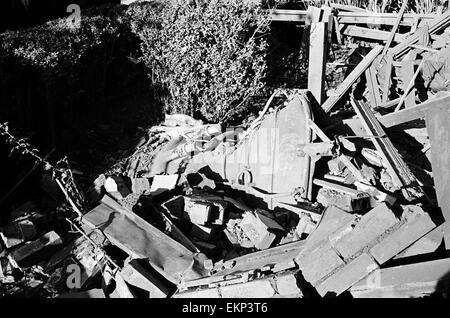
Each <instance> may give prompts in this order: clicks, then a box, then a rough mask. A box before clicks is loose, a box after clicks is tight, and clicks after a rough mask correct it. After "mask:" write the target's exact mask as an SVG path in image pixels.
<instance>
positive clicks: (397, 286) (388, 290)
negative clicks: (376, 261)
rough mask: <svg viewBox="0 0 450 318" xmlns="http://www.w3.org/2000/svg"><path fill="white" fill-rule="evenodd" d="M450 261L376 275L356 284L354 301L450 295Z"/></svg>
mask: <svg viewBox="0 0 450 318" xmlns="http://www.w3.org/2000/svg"><path fill="white" fill-rule="evenodd" d="M449 273H450V258H445V259H439V260H433V261H428V262H421V263H415V264H409V265H403V266H396V267H390V268H382V269H378V270H376V271H374V272H373V273H372V274H370V275H369V276H368V277H367V278H366V279H364V280H361V281H360V282H358V283H356V284H354V285H353V286H352V288H351V289H350V293H351V294H352V296H353V297H355V298H381V297H382V298H410V297H424V296H429V295H432V294H433V293H437V294H439V293H441V292H444V293H448V290H449V287H450V276H449Z"/></svg>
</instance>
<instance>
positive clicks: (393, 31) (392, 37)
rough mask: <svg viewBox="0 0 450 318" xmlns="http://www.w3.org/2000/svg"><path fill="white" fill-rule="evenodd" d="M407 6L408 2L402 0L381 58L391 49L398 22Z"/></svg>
mask: <svg viewBox="0 0 450 318" xmlns="http://www.w3.org/2000/svg"><path fill="white" fill-rule="evenodd" d="M407 4H408V0H403V4H402V7H401V8H400V12H399V13H398V16H397V19H396V20H395V23H394V26H393V27H392V30H391V33H390V34H389V38H388V40H387V42H386V45H385V47H384V49H383V53H382V54H383V56H384V55H386V53H387V50H388V49H389V48H390V47H391V44H392V41H393V40H394V37H395V36H396V33H397V30H398V26H399V25H400V21H401V20H402V17H403V13H404V12H405V9H406V6H407Z"/></svg>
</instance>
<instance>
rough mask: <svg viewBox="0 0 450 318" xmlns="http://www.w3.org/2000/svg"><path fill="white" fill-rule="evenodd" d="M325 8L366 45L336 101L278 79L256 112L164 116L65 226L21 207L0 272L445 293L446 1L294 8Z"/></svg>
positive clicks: (341, 30)
mask: <svg viewBox="0 0 450 318" xmlns="http://www.w3.org/2000/svg"><path fill="white" fill-rule="evenodd" d="M317 10H319V11H320V12H322V14H320V15H319V16H321V17H322V18H323V16H325V15H324V14H323V13H324V12H331V13H330V14H331V16H330V19H329V20H328V21H333V24H332V26H333V27H332V28H327V29H326V30H327V31H328V32H336V33H337V35H338V37H339V41H342V40H343V38H341V37H344V36H346V37H347V38H350V37H355V38H364V39H365V41H366V42H365V45H366V48H369V49H368V50H366V51H368V53H367V54H366V55H365V56H363V57H362V59H361V60H360V62H359V63H358V64H357V65H356V66H355V67H354V68H353V69H352V70H351V71H350V72H349V73H348V75H347V76H346V77H345V79H344V80H343V81H342V82H341V83H340V84H339V85H338V86H337V87H336V88H335V89H333V90H329V91H328V98H327V99H325V100H324V101H321V99H322V97H321V96H320V95H321V94H322V93H324V92H319V95H317V94H315V91H314V90H311V91H309V90H286V89H280V90H277V91H276V92H275V93H274V94H273V95H272V96H271V97H270V98H269V99H268V101H267V104H266V106H265V107H264V109H263V110H262V111H261V112H260V114H259V116H258V118H255V119H254V120H253V121H252V122H251V123H250V124H249V125H248V126H247V127H224V126H223V125H222V124H220V123H219V124H205V123H203V122H202V121H199V120H195V119H193V118H191V117H190V116H187V115H181V114H175V115H166V119H165V121H164V122H163V123H161V125H159V126H154V127H152V128H151V129H149V131H148V135H147V137H146V140H145V141H143V142H142V143H141V145H140V146H138V147H137V149H136V150H135V152H134V154H133V155H132V156H130V157H129V158H128V159H127V161H126V162H124V164H122V165H121V166H120V167H119V168H117V169H112V170H111V171H115V174H112V173H110V172H109V173H108V172H107V173H105V174H103V175H100V176H98V178H97V179H95V180H93V183H92V187H91V188H90V189H89V190H88V191H86V193H87V200H86V202H85V204H84V206H83V207H80V206H79V207H78V208H77V209H78V210H79V211H80V213H78V214H77V215H72V216H70V217H68V218H67V220H68V221H69V223H70V228H71V229H72V232H71V234H72V237H70V236H67V237H64V240H62V238H61V237H60V234H58V233H57V232H55V231H54V230H53V229H52V228H51V227H47V228H46V227H45V226H44V227H42V226H39V227H38V225H39V224H38V223H39V219H40V218H42V216H40V215H37V214H36V213H32V211H33V207H32V206H26V207H24V208H23V209H22V210H18V211H14V212H13V213H12V216H13V217H12V218H11V219H12V221H11V222H10V223H8V224H6V225H5V226H3V227H2V228H1V229H0V237H1V239H2V241H3V248H4V250H3V251H2V252H1V254H0V260H1V262H0V265H1V268H0V280H1V281H2V285H3V287H2V288H4V286H11V289H8V291H7V293H8V294H11V295H14V294H20V293H23V292H27V293H28V294H29V293H30V291H34V292H35V293H40V294H41V295H45V296H57V295H58V296H59V297H109V298H114V297H121V298H135V297H150V298H166V297H180V298H184V297H193V298H200V297H207V298H220V297H223V298H227V297H231V298H239V297H246V298H252V297H317V296H320V297H332V296H339V295H343V294H351V295H352V296H353V297H423V296H429V295H434V296H445V295H447V293H448V280H449V273H450V258H449V255H448V252H447V250H448V248H449V246H450V239H449V238H450V225H449V222H450V202H449V196H448V195H447V194H448V191H449V178H450V174H449V159H448V158H449V157H450V153H449V147H448V146H450V140H449V136H450V125H449V124H450V114H449V106H450V95H449V93H447V91H448V87H449V86H448V83H447V82H448V81H449V80H450V78H449V75H448V72H447V60H448V52H447V51H448V49H449V47H450V35H449V34H450V33H449V30H450V11H446V12H444V13H442V14H433V15H412V14H403V12H400V13H399V14H395V15H394V14H374V13H371V12H368V11H362V10H356V9H354V7H350V6H337V5H334V6H332V7H323V8H320V9H319V8H314V7H310V9H308V11H305V12H296V13H295V14H297V15H298V16H300V17H303V16H302V14H304V15H305V16H306V17H307V20H308V19H309V20H311V21H312V22H311V21H310V23H313V24H312V25H313V26H314V23H316V22H315V21H314V19H316V15H314V14H313V13H314V12H317ZM280 11H281V10H280ZM277 14H278V15H277ZM280 14H287V13H286V12H281V13H280V12H276V13H275V14H274V17H279V16H280ZM274 19H275V18H274ZM305 19H306V18H305ZM317 23H322V22H321V21H317ZM361 25H366V26H367V25H369V26H371V28H368V27H365V26H361ZM373 25H378V26H385V25H389V26H393V29H392V31H391V32H389V31H385V30H382V28H381V27H380V28H373ZM405 26H406V27H409V26H410V27H411V30H410V31H409V32H408V33H398V32H397V31H398V30H400V27H401V28H402V29H404V27H405ZM336 30H337V31H336ZM325 35H327V33H325ZM326 37H327V36H326ZM380 40H385V41H387V43H386V44H385V45H384V46H383V45H379V44H377V43H378V41H380ZM392 43H394V45H391V44H392ZM395 43H398V44H395ZM355 50H356V49H355ZM310 63H311V61H310ZM311 66H314V65H311V64H310V68H311ZM75 212H77V211H75ZM45 224H47V223H45ZM55 249H56V250H57V252H56V253H54V252H52V253H50V252H49V251H55ZM42 252H46V253H47V254H46V255H47V257H46V256H45V253H44V255H42ZM48 255H51V257H48ZM30 260H31V263H29V261H30ZM26 261H28V263H27V262H26ZM18 273H19V274H18ZM77 273H78V274H79V275H78V276H77ZM30 275H31V276H30ZM28 277H33V279H31V280H27V278H28ZM18 282H21V284H23V283H24V282H27V284H28V285H27V286H28V287H23V286H22V287H20V286H21V285H20V284H18Z"/></svg>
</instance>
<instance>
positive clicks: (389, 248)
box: [369, 213, 436, 265]
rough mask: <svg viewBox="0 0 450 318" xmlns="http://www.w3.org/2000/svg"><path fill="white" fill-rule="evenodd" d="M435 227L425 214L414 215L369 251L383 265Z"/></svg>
mask: <svg viewBox="0 0 450 318" xmlns="http://www.w3.org/2000/svg"><path fill="white" fill-rule="evenodd" d="M435 227H436V224H434V222H433V221H432V220H431V218H430V216H429V215H428V214H426V213H415V215H412V216H408V220H407V221H406V222H405V223H403V224H402V225H401V226H400V228H399V229H397V230H396V231H394V232H393V233H391V234H389V236H388V237H386V238H385V239H383V240H382V241H381V242H380V243H378V244H377V245H375V246H374V247H372V248H371V249H370V250H369V253H370V254H371V255H372V256H373V257H374V258H375V259H376V261H377V262H378V264H380V265H381V264H384V263H386V262H387V261H388V260H390V259H391V258H393V257H394V256H395V255H397V254H398V253H400V252H401V251H403V250H405V249H406V248H407V247H408V246H410V245H411V244H413V243H414V242H416V241H417V240H418V239H420V238H421V237H422V236H424V235H425V234H427V233H428V232H430V231H431V230H432V229H434V228H435Z"/></svg>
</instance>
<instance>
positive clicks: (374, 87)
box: [366, 67, 381, 108]
mask: <svg viewBox="0 0 450 318" xmlns="http://www.w3.org/2000/svg"><path fill="white" fill-rule="evenodd" d="M366 83H367V90H368V92H369V100H370V104H371V106H372V108H377V107H378V106H379V105H381V97H380V90H379V89H378V82H377V78H376V75H375V71H374V69H372V68H371V67H369V68H368V69H367V70H366Z"/></svg>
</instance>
